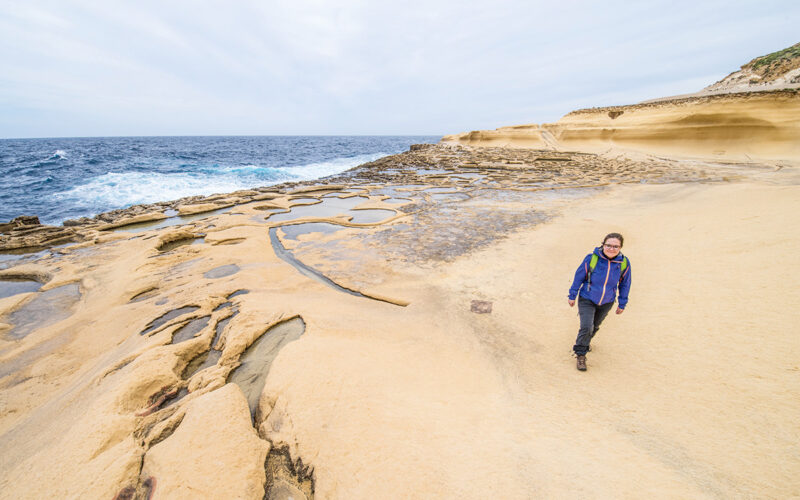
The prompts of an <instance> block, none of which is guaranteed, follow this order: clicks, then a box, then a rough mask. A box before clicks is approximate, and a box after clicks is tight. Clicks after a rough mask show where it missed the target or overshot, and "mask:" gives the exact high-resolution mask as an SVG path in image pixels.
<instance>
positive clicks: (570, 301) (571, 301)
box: [567, 299, 575, 307]
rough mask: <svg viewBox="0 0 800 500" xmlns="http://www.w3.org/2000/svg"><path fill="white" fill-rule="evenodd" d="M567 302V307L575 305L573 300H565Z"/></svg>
mask: <svg viewBox="0 0 800 500" xmlns="http://www.w3.org/2000/svg"><path fill="white" fill-rule="evenodd" d="M567 302H569V306H570V307H572V306H574V305H575V301H574V300H570V299H567Z"/></svg>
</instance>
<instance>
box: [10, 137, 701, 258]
mask: <svg viewBox="0 0 800 500" xmlns="http://www.w3.org/2000/svg"><path fill="white" fill-rule="evenodd" d="M463 168H466V169H468V170H470V171H474V173H479V174H481V175H483V174H486V175H489V176H490V177H493V178H496V179H497V180H496V181H495V182H497V184H498V185H503V184H504V183H505V185H508V184H510V183H512V182H517V180H518V178H519V177H520V175H519V174H520V173H521V172H522V171H523V170H524V171H525V175H523V176H522V184H521V185H520V186H519V187H520V188H523V189H552V188H555V187H558V188H564V187H585V186H601V185H608V184H616V183H625V182H643V181H644V182H672V181H677V180H681V181H683V180H708V179H711V178H713V174H709V173H707V172H706V173H699V172H698V171H697V169H695V168H691V169H687V168H686V167H683V166H681V165H680V164H678V163H676V162H674V161H669V160H660V159H658V158H655V157H650V158H647V159H646V160H644V161H640V162H637V161H633V160H626V159H624V158H616V159H606V158H604V157H603V156H601V155H597V154H589V153H579V152H557V151H549V150H524V149H508V148H472V147H469V146H461V145H442V144H417V145H412V146H411V148H410V149H409V151H407V152H405V153H400V154H397V155H391V156H387V157H384V158H380V159H378V160H376V161H373V162H369V163H365V164H363V165H360V166H358V167H355V168H353V169H351V170H348V171H347V172H345V173H343V174H338V175H334V176H330V177H326V178H324V179H319V180H310V181H301V182H288V183H283V184H279V185H275V186H267V187H259V188H253V189H249V190H242V191H235V192H232V193H224V194H214V195H209V196H189V197H185V198H180V199H177V200H172V201H164V202H159V203H150V204H141V205H133V206H130V207H127V208H122V209H117V210H111V211H109V212H105V213H101V214H98V215H96V216H94V217H92V218H89V217H82V218H80V219H69V220H66V221H64V222H63V224H62V225H61V226H50V225H43V224H40V223H39V219H38V217H36V216H35V215H23V216H19V217H17V218H15V219H13V220H11V221H9V222H7V223H3V224H0V253H3V252H14V253H22V252H38V251H41V250H44V249H47V248H51V247H53V246H58V245H63V244H68V243H81V242H87V241H94V240H97V239H98V238H100V237H101V236H102V234H103V233H104V232H107V231H110V230H114V229H119V228H122V227H125V226H130V225H133V224H143V223H147V222H153V221H160V220H164V219H167V218H170V217H180V216H188V215H196V214H204V213H210V212H215V211H218V210H222V209H226V208H230V207H235V206H237V205H242V204H246V203H251V202H255V201H265V200H270V199H274V198H277V197H279V196H284V195H296V194H301V193H303V192H306V191H307V190H312V191H313V190H318V189H319V188H322V187H325V188H330V189H341V188H344V187H346V186H352V185H364V184H375V183H393V184H414V183H420V182H423V181H424V182H427V181H430V180H432V181H434V182H436V181H443V180H445V178H446V176H445V175H443V174H444V173H446V172H456V171H457V170H459V169H463ZM431 169H433V170H437V169H439V170H442V171H443V172H442V173H440V174H438V177H437V175H436V174H434V175H431V174H429V173H426V171H427V170H431ZM440 184H443V183H441V182H440Z"/></svg>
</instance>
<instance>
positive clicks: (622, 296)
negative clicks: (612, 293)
mask: <svg viewBox="0 0 800 500" xmlns="http://www.w3.org/2000/svg"><path fill="white" fill-rule="evenodd" d="M630 291H631V261H630V259H628V267H627V269H625V274H623V275H622V279H621V280H620V284H619V308H620V309H625V306H626V305H627V304H628V292H630Z"/></svg>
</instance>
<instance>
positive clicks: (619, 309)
mask: <svg viewBox="0 0 800 500" xmlns="http://www.w3.org/2000/svg"><path fill="white" fill-rule="evenodd" d="M624 312H625V309H622V308H621V307H618V308H617V314H622V313H624Z"/></svg>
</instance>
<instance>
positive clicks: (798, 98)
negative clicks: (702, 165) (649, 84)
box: [442, 89, 800, 162]
mask: <svg viewBox="0 0 800 500" xmlns="http://www.w3.org/2000/svg"><path fill="white" fill-rule="evenodd" d="M442 140H443V142H446V143H456V144H465V145H471V146H480V147H487V146H489V147H523V148H525V147H538V148H551V149H554V150H556V151H590V152H595V153H601V152H607V151H614V150H620V151H638V152H644V153H647V154H654V155H658V156H673V157H690V158H703V159H715V160H717V161H719V160H737V161H750V160H768V161H781V160H782V161H787V162H798V161H800V91H799V90H796V89H795V90H784V91H774V92H749V93H745V94H730V95H712V96H706V97H687V98H682V99H673V100H669V101H660V102H651V103H645V104H634V105H629V106H613V107H607V108H591V109H582V110H578V111H573V112H571V113H569V114H567V115H565V116H564V117H562V118H561V119H560V120H558V121H557V122H555V123H545V124H542V125H519V126H515V127H502V128H499V129H496V130H479V131H473V132H467V133H462V134H455V135H449V136H445V137H444V138H443V139H442Z"/></svg>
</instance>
